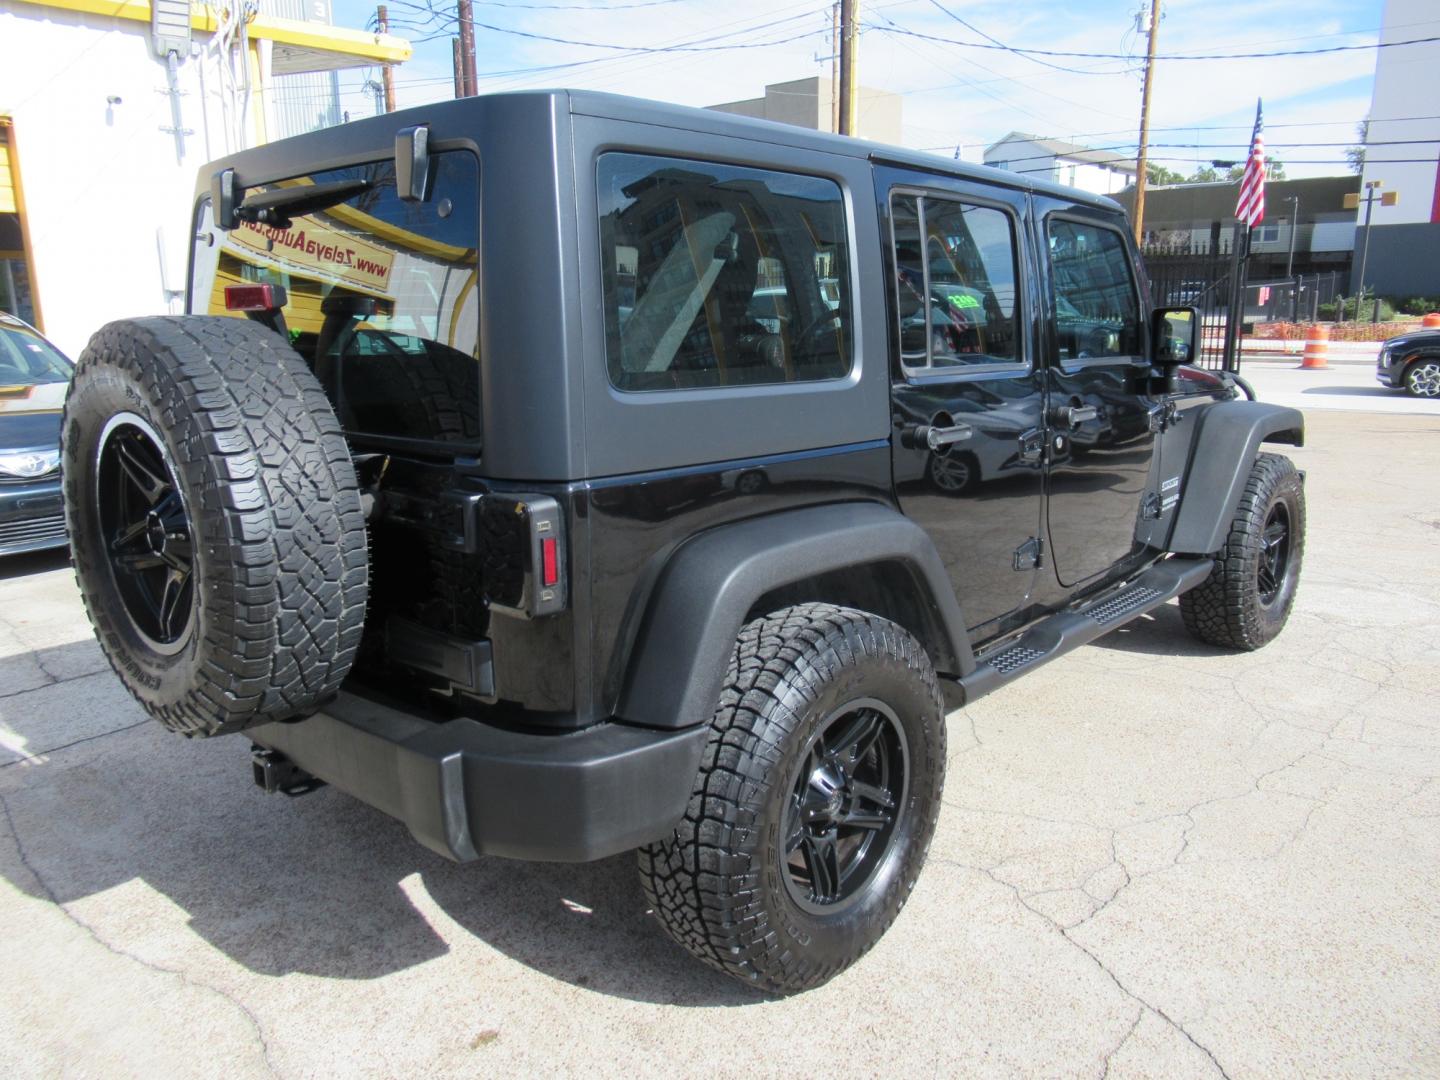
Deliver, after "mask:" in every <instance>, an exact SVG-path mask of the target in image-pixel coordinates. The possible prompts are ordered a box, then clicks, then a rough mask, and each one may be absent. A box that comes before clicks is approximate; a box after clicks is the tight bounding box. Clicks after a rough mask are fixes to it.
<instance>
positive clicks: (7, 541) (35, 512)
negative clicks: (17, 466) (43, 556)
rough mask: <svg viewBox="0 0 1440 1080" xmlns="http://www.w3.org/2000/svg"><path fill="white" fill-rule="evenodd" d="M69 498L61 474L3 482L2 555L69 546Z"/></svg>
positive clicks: (0, 510) (0, 487)
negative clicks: (62, 485)
mask: <svg viewBox="0 0 1440 1080" xmlns="http://www.w3.org/2000/svg"><path fill="white" fill-rule="evenodd" d="M65 542H66V540H65V500H64V496H63V494H62V491H61V486H60V478H59V477H58V476H50V477H46V478H45V479H42V480H35V481H33V482H28V483H20V484H17V483H5V484H0V555H18V554H19V553H20V552H22V551H43V550H44V549H46V548H55V547H64V546H65Z"/></svg>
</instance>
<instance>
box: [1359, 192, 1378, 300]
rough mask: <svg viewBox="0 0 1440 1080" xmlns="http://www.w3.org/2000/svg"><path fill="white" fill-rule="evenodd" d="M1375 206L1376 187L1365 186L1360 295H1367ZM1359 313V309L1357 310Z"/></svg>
mask: <svg viewBox="0 0 1440 1080" xmlns="http://www.w3.org/2000/svg"><path fill="white" fill-rule="evenodd" d="M1374 207H1375V189H1374V188H1371V187H1368V186H1367V187H1366V188H1365V229H1364V236H1363V238H1362V239H1361V241H1360V288H1359V292H1358V295H1360V296H1364V295H1365V263H1366V261H1367V260H1368V259H1369V258H1370V211H1371V210H1373V209H1374ZM1357 314H1358V310H1357Z"/></svg>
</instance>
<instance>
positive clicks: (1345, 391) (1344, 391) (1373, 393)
mask: <svg viewBox="0 0 1440 1080" xmlns="http://www.w3.org/2000/svg"><path fill="white" fill-rule="evenodd" d="M1300 392H1301V393H1302V394H1327V395H1329V396H1331V397H1383V398H1401V397H1404V396H1405V394H1404V392H1403V391H1401V390H1387V389H1386V388H1385V387H1383V386H1312V387H1310V388H1309V389H1307V390H1301V391H1300Z"/></svg>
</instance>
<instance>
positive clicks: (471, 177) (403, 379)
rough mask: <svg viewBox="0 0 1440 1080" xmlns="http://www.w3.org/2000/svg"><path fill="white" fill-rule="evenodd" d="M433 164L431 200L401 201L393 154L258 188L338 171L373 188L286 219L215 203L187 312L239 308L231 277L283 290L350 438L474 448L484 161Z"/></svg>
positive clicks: (461, 156) (293, 332) (447, 156)
mask: <svg viewBox="0 0 1440 1080" xmlns="http://www.w3.org/2000/svg"><path fill="white" fill-rule="evenodd" d="M431 167H432V168H433V169H435V170H436V179H435V186H434V191H433V194H432V196H431V197H430V199H428V200H427V201H425V202H405V201H402V200H401V199H400V198H398V197H397V195H396V193H395V169H394V163H393V161H388V160H387V161H383V162H375V163H373V164H368V165H358V166H352V167H349V168H345V169H334V170H330V171H327V172H319V173H314V174H313V175H311V176H306V177H299V178H296V179H293V180H287V181H282V182H280V183H277V184H268V185H260V186H257V187H253V188H250V189H248V191H247V197H248V196H250V195H253V194H256V193H258V192H262V191H273V190H278V189H285V188H292V187H295V186H300V185H316V184H324V183H329V182H333V181H357V180H363V181H365V182H366V184H367V185H368V186H367V187H366V188H365V189H364V190H362V191H360V192H359V193H358V194H356V195H353V196H351V197H350V198H348V199H347V200H345V201H344V202H341V203H338V204H337V205H334V206H330V207H327V208H326V209H323V210H314V211H311V212H309V213H305V214H297V215H294V216H293V218H292V219H291V221H290V223H289V225H288V226H286V227H277V226H274V225H262V224H256V223H251V222H244V221H242V222H241V223H240V224H239V225H238V226H237V227H236V228H234V229H231V230H229V231H220V230H216V229H213V227H212V224H211V217H210V210H209V206H208V203H207V205H206V207H205V210H204V215H203V218H202V222H201V226H202V227H201V229H200V230H199V240H198V241H197V244H196V248H195V260H194V268H193V273H192V275H191V286H190V310H191V311H194V312H208V313H210V314H213V315H225V314H230V313H229V312H227V311H226V308H225V289H226V287H227V286H230V285H241V284H266V283H268V284H275V285H280V286H283V287H284V289H285V291H286V304H285V307H284V313H285V322H286V325H287V328H288V330H289V334H290V339H291V342H292V344H294V346H295V348H296V349H297V350H298V351H299V352H300V354H301V355H302V356H304V357H305V359H306V361H307V362H308V363H309V364H310V365H311V366H312V367H313V369H314V371H315V373H316V375H317V376H319V378H320V381H321V383H322V384H323V385H324V387H325V390H326V392H327V393H328V394H329V396H330V400H331V401H332V402H333V403H334V405H335V410H336V413H337V414H338V415H339V417H340V422H341V423H342V424H343V425H344V427H345V430H346V432H347V433H348V434H350V435H352V436H360V437H370V438H372V439H376V440H379V441H401V442H405V443H410V442H414V441H416V440H422V441H424V442H428V443H443V444H447V445H448V444H459V445H460V446H468V447H478V444H479V440H480V372H479V364H478V361H479V299H478V297H477V295H476V288H475V286H476V272H477V263H476V247H477V242H478V237H479V221H478V202H479V168H478V165H477V162H476V160H475V158H474V156H473V155H471V154H469V153H465V152H459V151H456V152H450V153H443V154H436V155H433V156H432V159H431ZM237 317H242V318H243V317H244V316H243V315H237Z"/></svg>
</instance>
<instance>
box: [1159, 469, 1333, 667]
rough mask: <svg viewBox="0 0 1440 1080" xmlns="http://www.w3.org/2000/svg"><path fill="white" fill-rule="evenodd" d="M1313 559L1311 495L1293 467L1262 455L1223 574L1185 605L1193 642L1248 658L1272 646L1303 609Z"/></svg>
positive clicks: (1220, 564) (1221, 562)
mask: <svg viewBox="0 0 1440 1080" xmlns="http://www.w3.org/2000/svg"><path fill="white" fill-rule="evenodd" d="M1304 555H1305V487H1304V485H1303V484H1302V483H1301V480H1300V474H1299V473H1298V472H1296V471H1295V466H1294V465H1293V464H1291V462H1290V459H1289V458H1286V457H1283V456H1281V455H1280V454H1260V455H1259V456H1258V457H1257V458H1256V459H1255V465H1254V467H1253V468H1252V469H1251V470H1250V479H1249V480H1248V481H1247V483H1246V485H1245V491H1244V493H1243V494H1242V495H1241V497H1240V506H1239V507H1238V509H1237V510H1236V512H1235V518H1234V520H1233V521H1232V522H1231V525H1230V533H1229V535H1228V536H1227V538H1226V540H1225V546H1224V547H1223V548H1222V549H1221V551H1220V555H1219V557H1218V558H1217V559H1216V560H1215V569H1214V570H1212V571H1211V573H1210V576H1209V577H1208V578H1206V579H1205V582H1204V583H1203V584H1202V585H1200V586H1199V587H1197V588H1195V589H1191V590H1190V591H1189V592H1187V593H1184V594H1182V595H1181V597H1180V614H1181V615H1182V616H1183V617H1184V620H1185V626H1186V627H1187V628H1188V629H1189V631H1190V632H1191V634H1193V635H1194V636H1195V637H1197V638H1199V639H1200V640H1201V641H1205V642H1208V643H1209V644H1211V645H1220V646H1223V647H1225V648H1231V649H1244V650H1246V651H1249V650H1253V649H1258V648H1260V647H1261V646H1262V645H1265V644H1266V643H1268V642H1269V641H1271V640H1272V639H1273V638H1274V637H1275V636H1276V635H1277V634H1279V633H1280V631H1281V630H1282V629H1284V627H1285V623H1286V621H1287V620H1288V619H1289V618H1290V609H1291V607H1292V606H1294V603H1295V589H1296V587H1297V585H1298V583H1299V580H1300V564H1301V562H1302V560H1303V558H1304Z"/></svg>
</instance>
